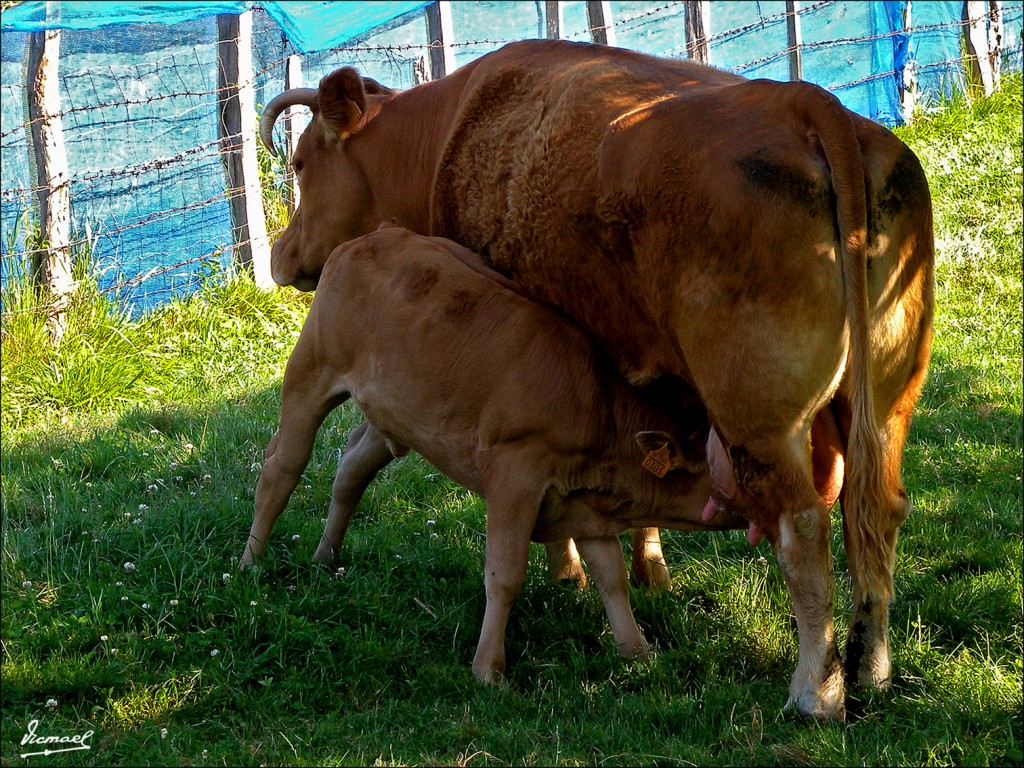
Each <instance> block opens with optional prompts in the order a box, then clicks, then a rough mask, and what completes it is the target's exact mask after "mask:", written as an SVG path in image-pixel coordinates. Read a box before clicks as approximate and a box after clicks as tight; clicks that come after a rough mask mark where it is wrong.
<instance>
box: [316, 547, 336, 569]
mask: <svg viewBox="0 0 1024 768" xmlns="http://www.w3.org/2000/svg"><path fill="white" fill-rule="evenodd" d="M336 560H337V558H336V557H335V556H334V548H333V547H331V546H330V545H328V544H325V543H324V542H322V541H321V542H320V546H319V547H317V548H316V552H314V553H313V562H314V563H316V564H317V565H323V566H326V567H328V568H333V567H334V565H335V561H336Z"/></svg>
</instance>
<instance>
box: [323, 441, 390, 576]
mask: <svg viewBox="0 0 1024 768" xmlns="http://www.w3.org/2000/svg"><path fill="white" fill-rule="evenodd" d="M393 458H394V455H393V454H392V453H391V449H390V448H389V447H388V444H387V441H386V440H385V439H384V438H383V437H382V436H381V434H380V433H379V432H378V431H377V430H375V429H374V428H373V426H372V425H371V424H370V423H369V422H367V421H364V422H363V423H362V424H360V425H359V426H358V427H356V428H355V430H353V432H352V434H351V436H350V437H349V439H348V443H347V444H346V445H345V451H344V453H342V455H341V461H339V462H338V471H337V473H336V474H335V475H334V485H333V487H332V489H331V509H330V512H329V513H328V515H327V525H326V526H325V527H324V533H323V536H321V538H320V544H319V545H318V546H317V548H316V552H315V553H314V554H313V561H314V562H317V563H323V564H325V565H333V564H334V563H335V561H336V559H337V554H338V551H339V550H340V549H341V543H342V541H343V540H344V538H345V531H346V530H348V524H349V522H350V521H351V520H352V515H353V513H355V511H356V507H358V506H359V502H360V501H361V500H362V498H363V494H364V493H365V492H366V489H367V487H368V486H369V485H370V483H372V482H373V479H374V478H375V477H376V476H377V473H378V472H380V471H381V470H382V469H384V467H386V466H387V465H388V464H389V463H390V462H391V460H392V459H393Z"/></svg>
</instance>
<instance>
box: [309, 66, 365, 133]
mask: <svg viewBox="0 0 1024 768" xmlns="http://www.w3.org/2000/svg"><path fill="white" fill-rule="evenodd" d="M316 100H317V106H318V107H319V110H320V119H321V120H322V121H323V123H324V127H325V128H326V129H327V131H328V133H330V134H332V135H334V136H337V137H338V138H344V137H345V136H348V135H349V134H350V133H354V132H355V130H356V129H357V128H358V127H359V121H360V120H361V119H362V117H363V112H365V111H366V91H365V89H364V88H363V78H362V77H360V76H359V73H358V72H357V71H356V70H355V69H354V68H353V67H343V68H342V69H336V70H334V71H333V72H331V74H329V75H327V76H326V77H325V78H324V79H323V80H321V81H320V88H319V89H318V92H317V97H316Z"/></svg>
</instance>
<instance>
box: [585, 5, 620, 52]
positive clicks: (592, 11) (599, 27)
mask: <svg viewBox="0 0 1024 768" xmlns="http://www.w3.org/2000/svg"><path fill="white" fill-rule="evenodd" d="M587 22H588V23H589V24H590V39H591V40H593V41H594V42H595V43H598V44H599V45H615V25H614V23H613V22H612V4H611V3H609V2H607V0H604V1H603V2H601V0H587Z"/></svg>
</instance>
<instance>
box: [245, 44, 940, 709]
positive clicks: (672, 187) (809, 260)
mask: <svg viewBox="0 0 1024 768" xmlns="http://www.w3.org/2000/svg"><path fill="white" fill-rule="evenodd" d="M293 104H306V105H308V106H310V107H311V108H312V109H313V111H314V119H313V121H312V122H311V123H310V126H309V128H308V129H307V130H306V132H305V133H304V135H303V136H302V138H301V139H300V141H299V143H298V146H297V149H296V151H295V156H294V157H293V159H292V162H293V164H294V166H295V169H296V171H297V172H298V173H299V178H300V183H301V185H302V190H303V198H302V204H301V206H300V207H299V209H298V210H297V211H296V213H295V216H294V217H293V218H292V222H291V224H290V225H289V227H288V229H287V231H286V232H285V233H284V235H283V236H282V237H281V239H280V240H279V241H278V242H277V244H276V245H275V248H274V251H273V256H272V265H271V268H272V272H273V275H274V279H275V280H276V281H277V282H278V283H280V284H282V285H295V286H296V287H299V288H301V289H307V290H308V289H312V288H314V287H315V286H316V282H317V279H318V276H319V274H320V270H321V268H322V266H323V264H324V262H325V260H326V258H327V256H328V254H329V253H330V252H331V250H332V249H333V247H334V246H335V245H336V244H337V243H339V242H344V241H345V240H348V239H350V238H353V237H356V236H358V235H360V234H363V233H365V232H368V231H371V230H372V229H374V228H375V227H376V226H377V225H378V223H380V222H381V221H382V220H386V219H388V218H391V217H395V218H396V219H397V220H398V222H399V223H400V224H402V225H404V226H406V227H408V228H409V229H412V230H414V231H416V232H420V233H424V234H433V235H440V236H445V237H449V238H451V239H453V240H455V241H457V242H459V243H461V244H462V245H465V246H467V247H468V248H470V249H471V250H473V251H476V252H478V253H480V254H482V255H483V256H484V257H485V259H486V260H487V261H488V263H489V264H491V265H492V266H493V267H494V268H495V269H497V271H499V272H501V273H503V274H505V275H507V276H509V277H511V278H512V279H514V280H515V281H516V282H517V283H520V284H521V285H522V286H523V287H524V288H525V290H526V292H527V293H528V294H529V295H531V296H532V297H534V298H536V299H538V300H540V301H544V302H547V303H550V304H552V305H554V306H557V307H559V308H561V309H562V310H563V311H565V312H566V313H567V314H568V315H569V316H570V317H572V318H573V319H575V320H576V321H577V322H578V323H579V324H580V326H581V327H582V328H583V329H584V330H585V331H587V332H588V333H590V334H592V335H593V336H594V337H596V338H597V339H598V341H599V343H600V344H601V345H602V346H603V347H604V348H605V349H606V350H607V351H608V352H610V353H611V354H612V356H613V357H614V359H615V360H616V362H617V363H618V365H619V367H620V369H621V371H622V372H623V373H624V374H625V375H626V377H627V378H628V380H629V381H630V382H631V383H632V384H634V385H637V386H643V387H647V388H648V389H649V391H650V392H652V393H656V399H657V400H658V402H659V404H660V405H659V407H662V408H663V409H664V410H665V411H666V413H672V412H673V411H672V403H673V402H676V403H686V402H689V401H690V400H691V399H692V398H694V397H697V398H699V400H700V402H702V403H703V405H704V407H705V408H706V410H707V414H708V418H709V420H710V423H711V425H712V429H711V430H710V438H709V441H708V459H709V461H710V463H711V467H712V474H711V479H712V486H713V490H712V498H711V501H710V503H709V505H708V513H709V514H714V513H715V511H716V509H717V508H718V507H726V508H728V509H730V510H733V511H735V512H738V513H740V514H742V515H743V516H744V517H746V518H747V519H748V520H749V521H750V523H751V529H750V530H751V538H752V540H754V541H756V540H757V539H758V537H759V536H760V535H762V534H763V535H764V536H766V537H767V538H768V539H769V541H770V542H771V544H772V546H773V548H774V550H775V554H776V558H777V560H778V562H779V566H780V569H781V571H782V573H783V575H784V577H785V579H786V583H787V586H788V587H789V590H790V595H791V597H792V599H793V606H794V611H795V614H796V619H797V627H798V633H799V640H800V655H799V661H798V664H797V669H796V671H795V673H794V676H793V680H792V684H791V686H790V698H789V702H790V704H792V705H795V706H796V707H797V708H798V709H799V710H800V711H801V712H804V713H806V714H810V715H813V716H816V717H821V718H836V719H841V718H842V717H843V716H844V700H843V688H844V685H843V679H842V674H841V669H840V662H839V657H838V654H837V650H836V643H835V638H834V634H833V620H832V613H833V585H834V574H833V569H832V561H831V553H830V551H829V527H830V523H829V517H828V508H827V502H828V501H829V499H830V498H831V497H832V496H833V495H834V494H835V493H841V502H842V512H843V532H844V539H845V544H846V550H847V561H848V563H849V566H850V574H851V577H852V581H853V601H854V605H853V615H852V617H851V620H850V622H849V627H850V630H849V636H848V638H847V643H846V648H845V667H846V675H847V677H849V678H850V679H851V681H853V682H854V683H858V684H863V685H870V686H878V687H883V686H885V685H887V684H888V680H889V676H890V654H889V645H888V605H889V601H890V599H891V596H892V586H893V582H892V573H893V565H894V560H895V546H896V536H897V531H898V529H899V526H900V524H901V523H902V522H903V520H904V519H905V518H906V516H907V514H908V513H909V509H910V505H909V502H908V499H907V496H906V493H905V491H904V489H903V486H902V483H901V480H900V463H901V461H902V450H903V444H904V442H905V439H906V435H907V430H908V429H909V425H910V417H911V413H912V410H913V407H914V405H915V403H916V401H917V399H918V397H919V395H920V392H921V388H922V387H923V383H924V379H925V373H926V369H927V363H928V356H929V350H930V345H931V319H932V312H933V280H934V278H933V266H934V252H933V243H932V219H931V202H930V198H929V192H928V185H927V183H926V181H925V178H924V174H923V172H922V170H921V167H920V164H919V163H918V161H917V159H916V157H915V156H914V155H913V153H912V152H911V151H910V150H909V149H908V148H907V147H906V146H905V145H904V144H902V143H901V142H900V141H899V140H898V139H897V138H896V137H895V136H893V134H892V133H890V132H889V131H887V130H886V129H884V128H882V127H880V126H878V125H876V124H874V123H872V122H871V121H869V120H866V119H863V118H860V117H858V116H856V115H854V114H852V113H850V112H849V111H848V110H846V109H845V108H843V107H842V105H841V104H840V103H839V101H838V100H837V99H835V98H834V97H833V96H831V95H830V94H828V93H827V92H825V91H824V90H822V89H820V88H818V87H816V86H814V85H811V84H808V83H802V82H797V83H776V82H771V81H765V80H754V81H750V80H746V79H744V78H741V77H738V76H735V75H732V74H729V73H726V72H722V71H719V70H715V69H711V68H707V67H703V66H700V65H697V64H694V63H691V62H685V61H670V60H663V59H657V58H654V57H650V56H645V55H642V54H639V53H635V52H632V51H627V50H623V49H616V48H607V47H602V46H591V45H584V44H572V43H566V42H559V41H523V42H519V43H512V44H510V45H507V46H505V47H504V48H502V49H500V50H498V51H495V52H494V53H491V54H488V55H486V56H482V57H481V58H479V59H477V60H476V61H474V62H471V63H469V64H467V65H465V66H464V67H462V68H461V69H459V70H457V71H455V72H454V73H452V74H451V75H449V76H448V77H446V78H443V79H441V80H437V81H435V82H431V83H426V84H424V85H421V86H418V87H416V88H412V89H410V90H408V91H404V92H401V93H397V92H394V91H390V90H388V89H385V88H382V87H381V86H379V85H378V84H376V83H374V82H372V81H365V80H363V79H362V78H361V77H360V76H359V75H358V73H357V72H356V71H355V70H353V69H351V68H344V69H340V70H337V71H335V72H333V73H331V74H330V75H328V76H327V77H325V78H324V79H323V80H322V81H321V83H320V87H319V89H315V90H313V89H305V90H299V91H289V92H287V93H285V94H281V95H280V96H279V97H277V98H275V99H274V100H273V101H272V102H271V104H269V105H268V107H267V109H266V111H265V113H264V115H263V121H262V134H263V137H264V141H265V142H266V143H267V144H268V146H272V143H271V137H270V129H271V127H272V125H273V123H274V121H275V119H276V117H277V116H278V115H279V114H280V113H281V111H282V110H283V109H284V108H285V107H286V106H289V105H293ZM652 397H654V394H652ZM687 407H689V406H687ZM676 410H677V411H678V412H682V411H685V410H686V408H683V407H680V408H678V409H676ZM840 488H841V491H840Z"/></svg>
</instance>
